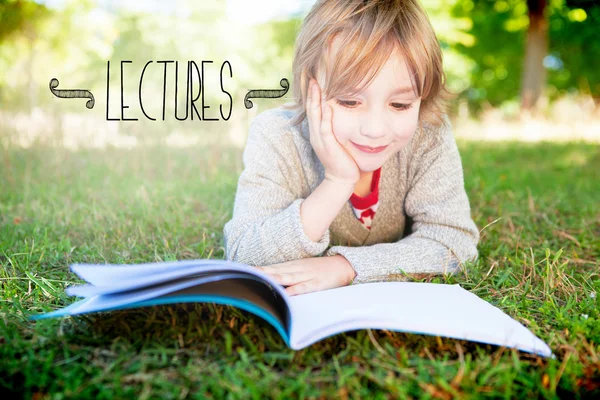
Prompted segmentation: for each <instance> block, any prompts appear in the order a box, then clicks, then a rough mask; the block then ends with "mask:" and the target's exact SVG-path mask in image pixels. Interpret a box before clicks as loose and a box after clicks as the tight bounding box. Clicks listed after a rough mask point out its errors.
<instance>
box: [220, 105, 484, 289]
mask: <svg viewBox="0 0 600 400" xmlns="http://www.w3.org/2000/svg"><path fill="white" fill-rule="evenodd" d="M292 116H293V112H292V111H291V110H285V109H282V108H274V109H270V110H266V111H263V112H262V113H260V114H259V115H257V116H256V117H255V118H254V119H253V121H252V123H251V125H250V132H249V135H248V139H247V142H246V147H245V149H244V153H243V164H244V169H243V171H242V173H241V175H240V177H239V181H238V186H237V192H236V195H235V203H234V207H233V216H232V219H231V220H230V221H228V222H227V223H226V224H225V226H224V229H223V233H224V247H225V253H226V258H227V260H231V261H235V262H239V263H244V264H247V265H253V266H266V265H271V264H277V263H283V262H286V261H291V260H297V259H301V258H307V257H319V256H332V255H335V254H341V255H342V256H344V257H345V258H346V259H347V260H348V261H349V262H350V264H351V265H352V267H353V268H354V270H355V271H356V274H357V275H356V277H355V279H354V281H353V283H355V284H356V283H364V282H376V281H392V280H393V281H403V280H407V275H405V274H423V273H430V274H431V273H433V274H442V273H454V272H456V271H457V270H458V268H459V267H460V264H462V263H464V262H465V261H475V260H476V259H477V257H478V252H477V243H478V242H479V230H478V229H477V226H476V225H475V223H474V222H473V220H472V219H471V210H470V206H469V199H468V197H467V194H466V192H465V188H464V180H463V170H462V162H461V158H460V155H459V152H458V148H457V146H456V142H455V140H454V136H453V134H452V127H451V124H450V120H449V119H448V117H447V116H445V117H444V120H445V125H444V126H443V127H442V128H435V127H433V126H432V125H428V124H426V123H422V122H419V125H418V127H417V130H416V132H415V134H414V135H413V137H412V139H411V140H410V142H409V143H408V144H407V145H406V146H405V147H404V148H403V149H402V150H401V151H399V152H398V153H396V154H395V155H394V156H392V157H390V159H388V160H387V161H386V163H385V164H383V166H382V169H381V178H380V184H379V208H378V209H377V213H376V214H375V216H374V219H373V221H372V226H371V230H370V231H369V230H368V229H366V228H365V227H364V226H363V224H362V223H361V222H360V221H359V220H358V219H357V217H356V216H355V214H354V212H353V210H352V205H351V204H350V201H347V202H346V204H345V205H344V206H343V207H342V209H341V211H340V212H339V214H338V215H337V217H336V218H335V220H334V221H333V223H332V224H331V226H330V227H329V229H328V230H327V231H326V232H325V234H324V235H323V237H322V238H321V239H320V240H319V241H318V242H313V241H312V240H310V239H309V238H308V237H307V236H306V234H305V233H304V228H303V226H302V223H301V220H300V204H301V203H302V202H303V201H304V199H306V198H307V197H308V196H309V195H310V194H311V193H312V192H313V191H314V190H315V189H316V188H317V186H319V184H320V183H321V182H322V181H323V179H324V177H325V171H324V169H323V165H322V164H321V162H320V161H319V158H318V157H317V155H316V153H315V152H314V151H313V149H312V147H311V145H310V141H309V130H308V122H307V120H306V118H305V119H304V121H303V122H302V126H301V128H300V127H293V126H292V125H291V124H289V122H290V119H291V118H292Z"/></svg>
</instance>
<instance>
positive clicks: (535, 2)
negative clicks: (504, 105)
mask: <svg viewBox="0 0 600 400" xmlns="http://www.w3.org/2000/svg"><path fill="white" fill-rule="evenodd" d="M527 6H528V8H529V29H528V30H527V44H526V48H525V63H524V69H523V76H522V80H521V110H528V111H531V110H532V109H533V108H535V104H536V102H537V101H538V99H539V97H540V95H541V93H542V89H543V88H544V84H545V81H546V69H545V68H544V57H546V54H547V52H548V21H547V20H546V16H545V15H544V10H545V9H546V0H527Z"/></svg>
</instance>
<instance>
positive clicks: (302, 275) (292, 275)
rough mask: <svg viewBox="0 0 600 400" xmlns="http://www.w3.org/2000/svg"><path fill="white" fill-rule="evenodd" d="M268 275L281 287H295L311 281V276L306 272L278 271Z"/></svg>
mask: <svg viewBox="0 0 600 400" xmlns="http://www.w3.org/2000/svg"><path fill="white" fill-rule="evenodd" d="M269 275H271V276H272V277H273V279H275V281H276V282H277V283H279V284H280V285H283V286H292V285H297V284H299V283H302V282H306V281H309V280H311V279H312V275H311V274H310V273H308V272H306V271H296V272H288V271H285V272H283V271H280V272H277V273H273V274H269Z"/></svg>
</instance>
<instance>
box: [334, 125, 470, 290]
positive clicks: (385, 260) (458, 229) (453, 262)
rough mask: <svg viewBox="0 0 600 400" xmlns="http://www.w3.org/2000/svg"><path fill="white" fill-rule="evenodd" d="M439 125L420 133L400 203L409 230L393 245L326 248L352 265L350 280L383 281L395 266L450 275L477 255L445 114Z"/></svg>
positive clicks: (451, 135) (380, 244)
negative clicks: (409, 221)
mask: <svg viewBox="0 0 600 400" xmlns="http://www.w3.org/2000/svg"><path fill="white" fill-rule="evenodd" d="M445 123H446V125H445V126H442V128H440V130H439V131H436V130H435V129H430V130H425V131H424V132H423V133H424V134H425V135H428V136H427V139H426V141H427V142H428V144H427V145H426V146H424V148H423V150H422V151H420V153H421V154H420V156H419V157H418V158H417V159H416V160H415V161H417V163H418V167H417V170H416V171H415V173H414V176H413V178H412V180H411V188H410V189H409V192H408V193H407V195H406V198H405V202H404V207H405V208H404V211H405V212H406V214H407V215H409V216H411V217H412V219H413V226H412V234H410V235H408V236H407V237H405V238H403V239H400V240H398V241H397V242H394V243H379V244H375V245H372V246H364V247H348V246H332V247H331V248H330V249H329V250H328V251H327V253H326V255H327V256H331V255H334V254H341V255H342V256H344V257H345V258H346V260H347V261H348V262H349V263H350V264H351V265H352V267H353V268H354V269H355V271H356V273H357V276H356V277H355V279H354V283H363V282H370V281H384V280H386V279H390V274H396V275H397V274H399V273H401V271H400V269H402V270H403V271H404V272H406V273H436V274H441V273H444V272H447V273H453V272H456V271H457V269H458V267H459V263H464V262H465V261H475V260H476V259H477V258H478V251H477V243H478V242H479V230H478V229H477V226H476V225H475V223H474V222H473V220H472V219H471V210H470V206H469V199H468V197H467V194H466V192H465V188H464V178H463V170H462V163H461V158H460V155H459V152H458V148H457V146H456V142H455V140H454V136H453V134H452V127H451V125H450V121H449V120H448V118H447V117H445ZM375 218H377V217H375ZM380 222H383V221H380Z"/></svg>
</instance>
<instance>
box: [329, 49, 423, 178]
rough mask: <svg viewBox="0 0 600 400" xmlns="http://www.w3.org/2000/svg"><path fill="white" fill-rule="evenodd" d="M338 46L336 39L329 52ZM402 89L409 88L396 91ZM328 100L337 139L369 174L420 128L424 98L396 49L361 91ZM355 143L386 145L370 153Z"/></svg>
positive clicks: (406, 142)
mask: <svg viewBox="0 0 600 400" xmlns="http://www.w3.org/2000/svg"><path fill="white" fill-rule="evenodd" d="M336 46H339V42H337V41H336V40H335V39H334V41H333V42H332V46H331V48H332V53H330V54H335V53H333V52H336V51H338V50H339V48H338V47H336ZM361 83H362V82H361ZM319 85H322V82H319ZM401 88H409V89H410V90H409V91H408V92H404V93H400V92H398V93H395V91H396V90H397V89H401ZM327 103H328V104H330V105H331V107H332V108H333V132H334V134H335V135H336V137H337V139H338V142H340V143H341V144H342V145H343V146H344V147H345V148H346V150H347V151H348V152H349V153H350V155H351V156H352V157H353V158H354V160H355V161H356V164H357V165H358V167H359V168H360V170H361V173H369V172H371V171H374V170H376V169H378V168H379V167H381V166H382V165H383V164H384V163H385V162H386V161H387V160H388V159H389V158H390V157H391V156H392V155H394V154H395V153H397V152H398V151H400V150H401V149H402V148H403V147H404V146H406V145H407V144H408V142H409V141H410V139H411V137H412V135H413V134H414V133H415V131H416V128H417V123H418V119H419V107H420V105H421V99H420V98H418V97H417V96H416V95H415V94H414V93H413V90H412V86H411V80H410V75H409V71H408V67H407V65H406V63H405V62H404V60H403V59H402V57H401V55H400V53H398V52H397V51H395V52H393V53H392V54H391V56H390V58H389V59H388V61H387V62H386V63H385V65H384V66H383V68H382V69H381V70H380V71H379V73H378V74H377V76H376V77H375V78H374V80H373V81H372V82H371V84H370V85H369V86H367V87H366V88H364V90H363V92H362V93H360V94H358V95H354V96H349V97H346V96H337V97H334V98H332V99H330V100H328V101H327ZM407 106H410V107H409V108H406V107H407ZM355 144H358V145H362V146H370V147H380V146H387V147H385V149H384V150H382V151H380V152H378V153H369V152H365V151H363V150H361V149H360V148H358V147H357V146H355Z"/></svg>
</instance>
